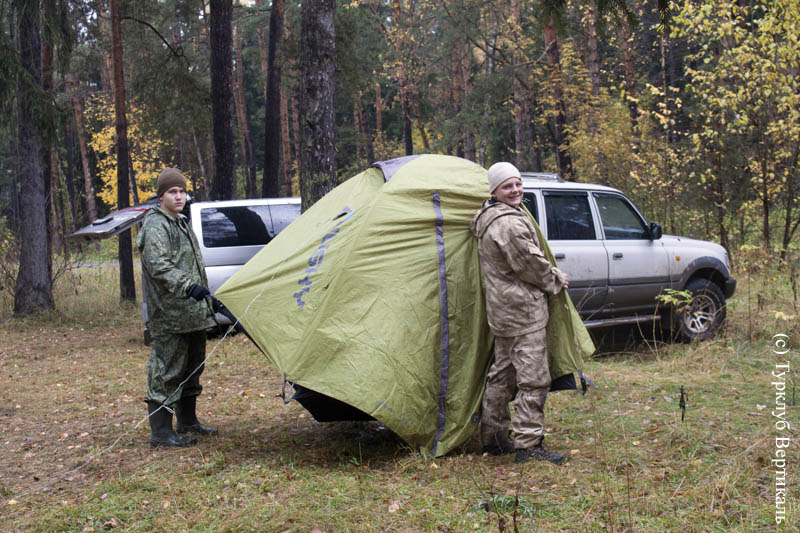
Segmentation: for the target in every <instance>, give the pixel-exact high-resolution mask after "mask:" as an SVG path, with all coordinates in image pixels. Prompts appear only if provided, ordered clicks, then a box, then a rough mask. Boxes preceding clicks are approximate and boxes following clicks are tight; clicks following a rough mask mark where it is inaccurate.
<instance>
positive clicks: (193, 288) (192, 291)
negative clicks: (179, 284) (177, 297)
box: [186, 283, 211, 302]
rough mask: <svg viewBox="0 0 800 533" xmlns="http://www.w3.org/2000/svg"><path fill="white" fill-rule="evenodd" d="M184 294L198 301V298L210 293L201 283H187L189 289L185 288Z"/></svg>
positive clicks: (200, 298)
mask: <svg viewBox="0 0 800 533" xmlns="http://www.w3.org/2000/svg"><path fill="white" fill-rule="evenodd" d="M186 294H187V295H188V296H191V297H192V298H194V299H195V300H197V301H198V302H199V301H200V300H202V299H203V298H205V297H206V296H208V295H209V294H211V293H210V292H208V289H206V288H205V287H203V286H202V285H197V284H196V283H195V284H193V285H189V289H187V291H186Z"/></svg>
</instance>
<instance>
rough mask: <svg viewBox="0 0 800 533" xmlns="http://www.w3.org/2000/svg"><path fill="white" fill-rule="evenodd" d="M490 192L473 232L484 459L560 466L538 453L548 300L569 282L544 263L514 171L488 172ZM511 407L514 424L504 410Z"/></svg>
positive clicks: (546, 377)
mask: <svg viewBox="0 0 800 533" xmlns="http://www.w3.org/2000/svg"><path fill="white" fill-rule="evenodd" d="M489 189H490V192H491V195H492V198H491V199H489V200H486V201H485V202H484V203H483V206H482V207H481V209H480V211H478V213H477V214H476V215H475V217H474V218H473V219H472V225H471V229H472V233H473V234H474V235H475V236H476V237H477V238H478V255H479V257H480V262H481V268H482V270H483V279H484V282H485V285H486V314H487V316H488V321H489V327H490V328H491V330H492V333H494V335H495V346H494V362H493V363H492V366H491V368H490V369H489V377H488V380H487V383H486V391H485V393H484V397H483V413H482V416H481V438H482V440H483V445H484V451H485V452H487V453H490V454H493V455H499V454H504V453H511V452H512V451H514V450H515V449H516V457H515V461H516V462H524V461H527V460H528V459H529V458H531V457H533V458H536V459H544V460H547V461H550V462H553V463H555V464H561V462H563V460H564V458H563V456H561V455H559V454H557V453H554V452H551V451H548V450H545V449H544V448H543V446H542V440H543V439H544V435H543V429H544V403H545V398H546V396H547V392H548V391H549V389H550V381H551V379H550V372H549V369H548V363H547V339H546V335H545V327H546V326H547V321H548V304H547V303H548V295H550V294H557V293H558V292H560V291H561V290H562V289H564V288H566V287H567V284H568V283H567V276H566V274H564V273H563V272H561V271H560V270H559V269H558V268H556V267H555V266H553V265H552V264H550V262H549V261H548V260H547V258H545V256H544V254H543V253H542V251H541V248H540V243H539V240H538V237H537V235H536V231H535V229H534V227H533V224H532V223H531V221H530V219H529V217H528V215H527V214H526V213H525V212H524V211H522V210H521V209H520V207H519V206H520V203H521V202H522V198H523V189H522V180H521V178H520V174H519V171H518V170H517V169H516V167H514V165H512V164H511V163H505V162H503V163H496V164H494V165H492V166H491V167H490V168H489ZM515 390H517V394H516V398H514V391H515ZM512 399H514V417H513V419H511V417H510V416H509V410H508V403H509V402H510V401H511V400H512ZM509 422H510V424H511V429H513V431H514V444H513V445H512V444H511V442H510V441H509V436H508V428H509Z"/></svg>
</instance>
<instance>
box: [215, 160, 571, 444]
mask: <svg viewBox="0 0 800 533" xmlns="http://www.w3.org/2000/svg"><path fill="white" fill-rule="evenodd" d="M488 195H489V194H488V181H487V175H486V171H485V170H484V169H483V168H482V167H480V166H478V165H476V164H474V163H472V162H469V161H466V160H464V159H460V158H456V157H450V156H437V155H420V156H410V157H407V158H398V159H395V160H391V161H387V162H383V163H380V164H377V165H375V166H373V167H371V168H369V169H367V170H365V171H364V172H362V173H360V174H358V175H356V176H354V177H353V178H350V179H349V180H347V181H345V182H344V183H342V184H341V185H339V186H338V187H336V188H335V189H334V190H333V191H331V192H330V193H328V194H327V195H326V196H325V197H323V198H322V199H321V200H319V201H318V202H317V203H315V204H314V205H313V206H312V207H311V208H310V209H309V210H308V211H307V212H305V213H304V214H303V215H302V216H300V217H299V218H298V219H296V220H295V221H294V222H293V223H292V224H290V225H289V226H288V227H287V228H286V229H284V230H283V231H282V232H281V233H279V234H278V235H277V237H276V238H275V239H273V240H272V241H271V242H270V243H269V244H268V245H267V246H265V247H264V248H263V249H262V250H261V251H260V252H259V253H258V254H257V255H255V256H254V257H253V258H252V259H251V260H250V261H249V262H248V263H247V264H245V265H244V266H243V267H242V268H241V269H240V270H239V271H238V272H237V273H236V274H234V275H233V276H232V277H231V278H230V279H229V280H228V281H227V282H226V283H225V284H223V286H222V287H221V288H220V289H219V290H218V291H217V293H216V296H217V297H218V298H219V299H220V300H221V301H222V302H223V303H224V304H225V305H226V306H227V307H228V308H229V309H230V310H231V311H232V312H233V314H234V315H235V316H237V317H238V318H239V320H240V321H241V322H242V323H243V325H244V327H245V329H246V330H247V331H248V332H249V333H250V336H251V337H252V338H253V339H254V341H255V342H256V344H257V345H258V346H259V348H260V349H261V350H262V351H263V352H264V354H265V355H266V357H267V358H268V359H269V360H270V361H271V362H272V363H273V364H274V365H275V366H276V367H277V368H278V369H279V370H280V371H281V373H282V374H283V375H284V376H285V378H286V379H287V380H288V381H290V382H292V383H294V384H295V385H296V386H298V390H304V391H312V392H313V393H315V395H312V397H311V398H309V397H308V396H304V398H305V401H306V403H308V404H309V405H311V404H314V408H317V409H318V410H319V412H324V413H325V414H324V416H325V417H326V418H327V419H330V420H336V419H341V417H338V416H337V414H336V413H335V412H331V411H332V409H334V410H335V408H326V407H325V406H321V405H320V403H321V402H322V403H323V404H324V402H325V397H328V398H330V399H332V401H333V400H335V401H336V402H341V403H343V404H346V405H347V406H351V407H352V408H354V409H355V410H358V411H360V412H361V413H363V414H364V415H365V418H369V417H372V418H375V419H377V420H379V421H380V422H381V423H383V424H384V425H385V426H386V427H388V428H389V429H391V430H392V431H394V432H395V433H396V434H397V435H398V436H400V437H401V438H402V439H404V440H405V441H406V442H407V443H408V444H410V445H411V446H414V447H417V448H419V449H420V450H421V451H422V452H424V453H427V454H430V455H433V456H440V455H443V454H445V453H447V452H448V451H450V450H452V449H454V448H455V447H457V446H459V445H461V444H463V443H464V442H465V441H467V440H468V439H469V437H470V436H471V435H472V434H473V432H474V431H475V429H476V427H477V423H478V421H479V419H480V415H479V413H480V403H481V397H482V394H483V388H484V384H485V378H486V373H487V371H488V367H489V360H490V355H491V347H492V343H493V337H492V335H491V333H490V331H489V328H488V324H487V322H486V309H485V301H484V294H483V290H482V277H481V271H480V264H479V261H478V252H477V241H476V240H475V239H474V238H473V236H472V234H471V233H470V230H469V223H470V220H471V218H472V216H473V215H474V214H475V212H476V211H477V210H478V209H479V208H480V205H481V201H482V200H484V199H485V198H487V197H488ZM576 316H577V315H576ZM578 322H580V319H578ZM581 327H583V326H582V324H581ZM579 363H580V361H579V360H574V361H573V362H572V363H569V364H566V365H564V366H563V368H567V369H568V370H569V372H565V373H571V372H574V371H577V370H578V369H580V368H581V365H580V364H579ZM572 367H574V368H572ZM558 368H560V369H561V368H562V367H558ZM312 414H313V411H312Z"/></svg>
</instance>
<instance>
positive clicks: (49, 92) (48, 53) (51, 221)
mask: <svg viewBox="0 0 800 533" xmlns="http://www.w3.org/2000/svg"><path fill="white" fill-rule="evenodd" d="M48 11H49V4H48V3H47V2H45V3H44V4H42V20H45V21H46V20H48ZM42 89H43V90H44V93H45V95H46V96H47V98H48V99H52V98H53V46H52V45H51V44H50V43H49V42H48V41H47V39H44V40H43V41H42ZM46 145H47V146H45V159H44V176H45V180H46V181H47V188H46V193H45V194H46V196H47V206H48V210H47V222H48V227H49V229H50V249H51V251H53V252H55V253H56V254H59V253H61V248H62V246H61V238H60V237H61V236H62V235H61V234H62V231H61V228H60V227H59V223H58V220H59V218H58V210H57V207H56V203H57V202H56V197H57V195H58V187H57V185H56V181H57V172H58V168H57V166H56V165H55V161H56V152H55V149H54V147H53V142H52V140H48V141H46ZM51 260H52V255H51ZM51 268H52V267H51Z"/></svg>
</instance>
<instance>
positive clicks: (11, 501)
mask: <svg viewBox="0 0 800 533" xmlns="http://www.w3.org/2000/svg"><path fill="white" fill-rule="evenodd" d="M18 503H19V502H18V501H17V500H8V505H17V504H18Z"/></svg>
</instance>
